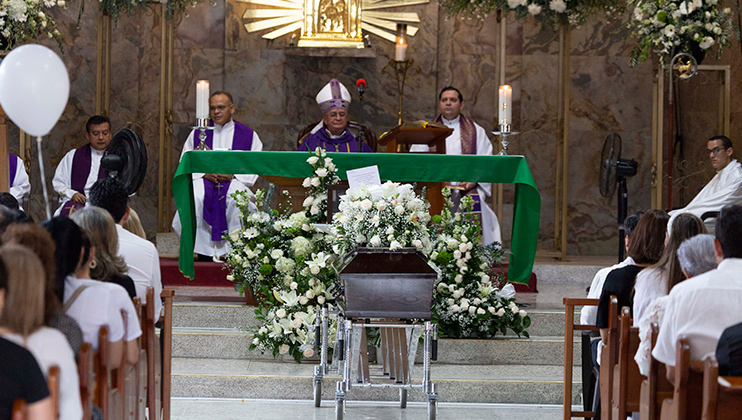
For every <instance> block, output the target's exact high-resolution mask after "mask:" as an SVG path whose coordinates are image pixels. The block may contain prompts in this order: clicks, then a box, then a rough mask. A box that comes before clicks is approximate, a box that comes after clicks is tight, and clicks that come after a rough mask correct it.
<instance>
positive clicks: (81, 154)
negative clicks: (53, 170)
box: [60, 143, 105, 217]
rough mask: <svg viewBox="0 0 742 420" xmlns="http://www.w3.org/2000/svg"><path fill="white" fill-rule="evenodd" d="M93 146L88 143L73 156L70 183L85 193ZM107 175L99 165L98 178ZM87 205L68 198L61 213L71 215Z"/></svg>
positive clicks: (74, 188)
mask: <svg viewBox="0 0 742 420" xmlns="http://www.w3.org/2000/svg"><path fill="white" fill-rule="evenodd" d="M92 149H93V148H92V147H91V146H90V143H86V144H85V145H84V146H82V147H79V148H77V150H75V155H74V156H73V157H72V174H71V176H70V181H71V182H70V183H71V184H72V185H70V186H71V187H72V189H73V190H75V191H77V192H79V193H80V194H82V195H85V184H87V183H88V177H89V176H90V165H91V164H92V159H93V157H92V153H93V151H92ZM104 176H105V171H104V170H103V166H102V165H101V166H99V167H98V179H101V178H103V177H104ZM83 207H85V204H80V203H78V202H76V201H72V200H68V201H66V202H64V203H63V204H62V211H61V212H60V215H62V216H67V217H69V215H70V214H72V213H74V212H75V211H76V210H78V209H81V208H83Z"/></svg>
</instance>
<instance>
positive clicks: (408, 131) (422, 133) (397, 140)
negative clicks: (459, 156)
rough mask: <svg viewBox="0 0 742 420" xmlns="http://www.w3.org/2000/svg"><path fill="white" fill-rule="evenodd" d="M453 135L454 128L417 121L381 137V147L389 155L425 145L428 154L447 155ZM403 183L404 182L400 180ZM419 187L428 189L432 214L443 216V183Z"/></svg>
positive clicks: (405, 124)
mask: <svg viewBox="0 0 742 420" xmlns="http://www.w3.org/2000/svg"><path fill="white" fill-rule="evenodd" d="M451 133H453V129H452V128H448V127H446V126H445V125H442V124H435V123H427V122H424V121H417V122H414V123H404V124H402V125H399V126H397V127H394V128H393V129H391V130H390V131H388V132H386V133H384V134H382V135H381V137H379V145H380V146H386V152H387V153H408V152H409V151H410V146H412V145H414V144H424V145H426V146H428V152H427V153H433V154H439V155H445V154H446V138H447V137H448V136H450V135H451ZM398 181H403V180H398ZM418 185H421V186H424V187H427V189H428V201H429V202H430V214H441V211H442V210H443V204H444V203H443V194H442V190H443V183H441V182H420V183H418Z"/></svg>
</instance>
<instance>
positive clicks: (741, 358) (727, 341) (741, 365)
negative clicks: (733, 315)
mask: <svg viewBox="0 0 742 420" xmlns="http://www.w3.org/2000/svg"><path fill="white" fill-rule="evenodd" d="M716 360H717V361H718V362H719V376H742V323H739V324H736V325H732V326H731V327H729V328H727V329H725V330H724V332H722V333H721V337H719V343H718V344H717V345H716Z"/></svg>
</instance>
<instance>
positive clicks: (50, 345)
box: [0, 245, 82, 420]
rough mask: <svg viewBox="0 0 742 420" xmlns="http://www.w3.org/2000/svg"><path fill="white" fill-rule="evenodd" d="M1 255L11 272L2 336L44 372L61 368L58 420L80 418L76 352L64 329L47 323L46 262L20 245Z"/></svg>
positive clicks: (0, 319) (1, 317)
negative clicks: (44, 267)
mask: <svg viewBox="0 0 742 420" xmlns="http://www.w3.org/2000/svg"><path fill="white" fill-rule="evenodd" d="M0 258H1V259H2V260H3V263H4V264H5V267H6V269H7V271H8V288H7V294H6V296H5V304H4V306H3V309H2V315H0V335H2V337H3V338H4V339H6V340H9V341H12V342H14V343H16V344H18V345H19V346H23V347H25V348H26V349H28V350H29V351H30V352H31V354H33V355H34V357H35V358H36V362H37V363H38V364H39V367H40V368H41V371H42V372H44V373H45V375H48V373H49V369H50V368H51V367H52V366H57V367H59V419H60V420H80V419H81V418H82V400H81V399H80V384H79V378H78V375H77V364H76V363H75V354H74V353H73V351H72V349H71V348H70V345H69V344H68V343H67V339H66V338H65V337H64V335H62V333H61V332H59V331H57V330H56V329H54V328H49V327H45V326H44V283H45V273H44V269H43V265H42V263H41V261H40V260H39V257H37V256H36V254H34V253H33V252H32V251H31V250H29V249H28V248H26V247H23V246H20V245H3V246H2V247H1V248H0ZM3 362H4V361H3Z"/></svg>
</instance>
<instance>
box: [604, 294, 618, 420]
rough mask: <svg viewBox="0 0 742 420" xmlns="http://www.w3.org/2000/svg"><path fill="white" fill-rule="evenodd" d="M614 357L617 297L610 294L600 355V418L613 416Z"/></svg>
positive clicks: (615, 355) (616, 340)
mask: <svg viewBox="0 0 742 420" xmlns="http://www.w3.org/2000/svg"><path fill="white" fill-rule="evenodd" d="M616 359H618V299H617V298H616V296H611V299H610V304H609V307H608V335H607V337H606V341H605V342H604V343H603V351H602V353H601V355H600V418H601V420H611V419H612V418H613V417H612V416H613V410H612V407H611V398H612V397H613V367H614V366H615V365H616ZM616 420H619V419H616ZM621 420H623V419H621Z"/></svg>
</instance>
